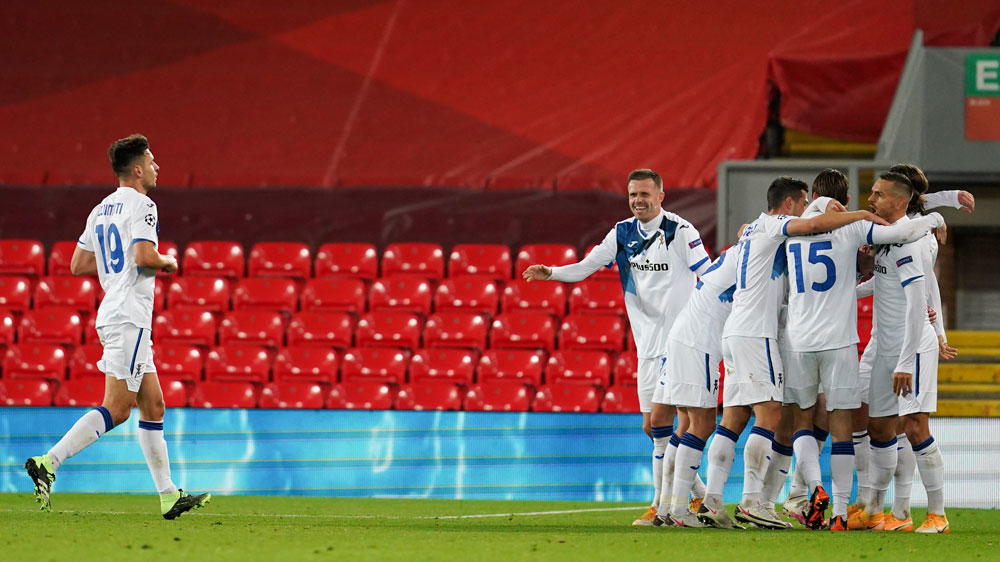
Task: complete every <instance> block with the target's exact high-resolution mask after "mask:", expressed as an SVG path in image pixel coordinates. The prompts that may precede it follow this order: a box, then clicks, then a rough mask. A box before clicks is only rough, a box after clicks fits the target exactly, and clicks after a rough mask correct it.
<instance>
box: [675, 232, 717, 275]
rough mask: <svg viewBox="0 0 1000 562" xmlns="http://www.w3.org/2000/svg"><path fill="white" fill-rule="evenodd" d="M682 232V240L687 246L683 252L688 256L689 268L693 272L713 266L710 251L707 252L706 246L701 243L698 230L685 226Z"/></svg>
mask: <svg viewBox="0 0 1000 562" xmlns="http://www.w3.org/2000/svg"><path fill="white" fill-rule="evenodd" d="M680 232H681V240H682V241H683V242H684V245H685V247H684V248H683V251H684V253H685V254H686V259H685V261H686V262H687V265H688V268H689V269H690V270H691V271H701V270H703V269H705V268H707V267H708V266H709V265H711V262H712V260H711V259H710V258H709V257H708V251H707V250H705V244H704V243H703V242H702V241H701V235H700V234H699V233H698V229H696V228H695V227H693V226H690V225H685V226H684V227H683V228H681V229H680Z"/></svg>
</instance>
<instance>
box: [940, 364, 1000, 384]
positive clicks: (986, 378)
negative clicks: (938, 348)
mask: <svg viewBox="0 0 1000 562" xmlns="http://www.w3.org/2000/svg"><path fill="white" fill-rule="evenodd" d="M991 382H992V383H1000V363H956V362H955V361H942V362H941V363H939V364H938V383H991Z"/></svg>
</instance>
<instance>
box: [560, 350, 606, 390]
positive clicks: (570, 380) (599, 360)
mask: <svg viewBox="0 0 1000 562" xmlns="http://www.w3.org/2000/svg"><path fill="white" fill-rule="evenodd" d="M545 382H546V383H548V384H584V385H591V386H600V387H604V388H607V387H608V386H609V385H610V384H611V361H609V360H608V355H607V354H606V353H603V352H600V351H576V350H574V351H567V350H560V351H555V352H553V353H552V356H551V357H549V362H548V365H546V367H545Z"/></svg>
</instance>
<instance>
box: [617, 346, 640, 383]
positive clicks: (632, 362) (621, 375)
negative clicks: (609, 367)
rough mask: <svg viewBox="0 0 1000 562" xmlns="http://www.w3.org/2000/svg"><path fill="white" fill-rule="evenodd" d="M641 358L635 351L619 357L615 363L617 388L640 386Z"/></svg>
mask: <svg viewBox="0 0 1000 562" xmlns="http://www.w3.org/2000/svg"><path fill="white" fill-rule="evenodd" d="M638 373H639V358H638V357H637V356H636V353H635V351H626V352H624V353H620V354H619V355H618V360H617V361H615V372H614V375H615V376H614V383H615V386H632V387H634V386H639V374H638Z"/></svg>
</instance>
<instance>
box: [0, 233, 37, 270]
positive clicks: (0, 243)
mask: <svg viewBox="0 0 1000 562" xmlns="http://www.w3.org/2000/svg"><path fill="white" fill-rule="evenodd" d="M0 275H28V276H34V277H41V276H42V275H45V247H44V246H42V243H41V242H39V241H38V240H19V239H7V240H0Z"/></svg>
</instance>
